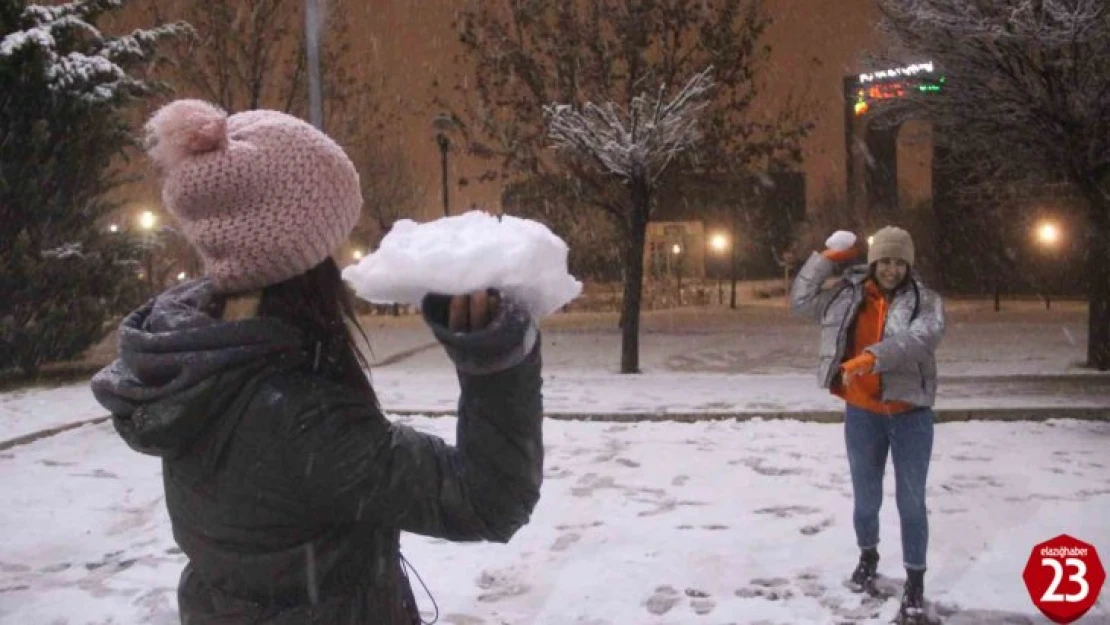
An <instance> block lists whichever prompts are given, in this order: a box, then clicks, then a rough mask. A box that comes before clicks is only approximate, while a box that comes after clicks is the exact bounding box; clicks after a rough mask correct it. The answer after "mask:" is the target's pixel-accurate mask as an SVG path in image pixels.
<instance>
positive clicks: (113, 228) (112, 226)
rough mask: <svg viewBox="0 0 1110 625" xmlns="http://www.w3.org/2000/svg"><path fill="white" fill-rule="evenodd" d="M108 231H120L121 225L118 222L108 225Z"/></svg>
mask: <svg viewBox="0 0 1110 625" xmlns="http://www.w3.org/2000/svg"><path fill="white" fill-rule="evenodd" d="M108 232H119V226H118V225H117V224H112V225H110V226H108Z"/></svg>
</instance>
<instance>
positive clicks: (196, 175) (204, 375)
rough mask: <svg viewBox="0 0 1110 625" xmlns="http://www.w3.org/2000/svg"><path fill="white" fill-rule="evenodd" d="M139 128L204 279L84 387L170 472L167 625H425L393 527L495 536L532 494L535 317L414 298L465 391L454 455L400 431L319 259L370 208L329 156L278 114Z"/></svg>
mask: <svg viewBox="0 0 1110 625" xmlns="http://www.w3.org/2000/svg"><path fill="white" fill-rule="evenodd" d="M148 130H149V134H150V140H151V146H150V154H151V156H152V158H153V160H154V161H155V163H156V164H157V165H158V167H159V169H160V170H161V173H162V175H163V177H164V184H163V200H164V202H165V205H166V208H167V209H169V211H170V212H171V213H173V215H174V216H175V218H176V220H177V221H178V223H179V224H180V226H181V229H182V231H183V232H184V233H185V236H186V237H187V238H188V239H189V241H190V242H191V243H192V244H193V245H194V247H196V249H197V251H198V252H199V254H200V255H201V257H202V258H203V260H204V263H205V268H206V274H207V275H206V276H205V277H204V278H203V279H201V280H198V281H193V282H188V283H185V284H182V285H180V286H177V287H175V288H172V289H170V290H169V291H166V292H165V293H162V294H160V295H159V296H157V297H156V298H154V299H153V300H152V301H151V302H149V303H147V304H146V305H145V306H143V307H142V308H140V309H139V310H137V311H135V312H133V313H132V314H130V315H129V316H128V317H127V318H126V319H125V320H124V321H123V323H122V326H121V327H120V358H119V360H117V361H116V362H114V363H113V364H112V365H111V366H109V367H108V368H106V369H105V370H103V371H101V372H100V373H99V374H97V375H96V376H95V378H94V379H93V382H92V388H93V391H94V393H95V395H96V397H97V399H98V400H99V401H100V402H101V403H102V404H103V405H104V406H105V407H107V408H108V409H109V410H110V411H111V412H112V415H113V421H114V424H115V427H116V430H117V431H118V432H119V434H120V435H121V436H122V438H123V439H124V440H125V441H126V442H127V444H128V445H130V446H131V447H132V448H133V449H135V450H137V451H139V452H142V453H145V454H150V455H154V456H157V457H160V458H161V459H162V470H163V477H164V483H165V493H166V507H167V508H168V511H169V517H170V521H171V524H172V527H173V535H174V539H175V540H176V542H177V544H178V545H179V546H180V548H181V550H182V551H183V552H184V554H185V556H186V557H187V558H188V563H187V565H186V567H185V570H184V571H183V573H182V576H181V580H180V584H179V588H178V603H179V607H180V616H181V622H182V623H183V624H187V625H217V624H219V625H231V624H236V625H238V624H247V623H250V624H255V623H257V624H268V625H278V624H288V625H293V624H297V625H303V624H307V623H319V624H328V625H343V624H350V625H355V624H360V625H362V624H371V623H373V624H384V625H399V624H404V625H415V624H417V623H420V614H419V611H418V610H417V606H416V602H415V600H414V597H413V593H412V588H411V586H410V584H409V580H408V577H407V573H406V570H405V568H404V567H403V558H402V557H401V553H400V548H399V536H400V532H401V531H409V532H416V533H421V534H426V535H429V536H438V537H442V538H446V539H448V540H454V541H474V540H487V541H498V542H505V541H508V540H509V538H510V537H511V536H513V534H514V533H515V532H516V531H517V530H518V529H519V528H520V527H521V526H523V525H524V524H525V523H527V522H528V520H529V516H530V514H531V512H532V509H533V507H534V506H535V504H536V502H537V500H538V499H539V493H540V482H541V480H542V465H543V444H542V435H541V421H542V418H543V409H542V401H541V396H540V349H539V345H540V341H539V340H538V334H537V330H536V325H535V323H534V322H533V320H532V319H531V317H530V316H529V315H528V314H527V313H526V312H524V310H523V308H522V307H520V306H518V305H517V304H516V303H514V302H513V301H511V300H509V299H500V298H498V296H497V294H496V293H492V292H491V293H486V292H479V293H474V294H471V295H468V296H457V297H447V296H434V295H433V296H429V297H427V298H426V299H425V301H424V305H423V314H424V317H425V321H426V322H427V324H428V325H429V327H430V328H431V330H432V333H433V334H434V335H435V336H436V338H437V339H439V341H440V342H441V343H442V344H443V345H444V346H445V348H446V350H447V352H448V355H449V356H450V357H451V358H452V360H453V361H454V363H455V366H456V368H457V369H458V375H459V381H460V385H461V387H462V395H461V397H460V400H459V420H458V436H457V439H458V446H457V447H452V446H449V445H447V444H445V443H444V442H443V441H442V440H440V439H439V438H436V437H433V436H429V435H427V434H422V433H419V432H416V431H414V430H412V429H410V428H407V427H404V426H400V425H394V424H392V423H391V422H390V421H389V420H387V419H386V418H385V417H384V416H383V414H382V411H381V409H380V408H379V406H378V401H377V399H376V397H375V394H374V390H373V388H372V387H371V385H370V382H369V381H368V379H367V376H366V372H365V371H364V367H365V362H364V361H363V359H362V355H361V352H360V351H359V350H358V349H357V347H356V344H355V341H354V340H353V337H352V333H351V328H357V327H358V324H357V321H356V319H355V316H354V314H353V313H352V306H351V302H350V300H349V296H348V293H347V291H346V289H345V285H344V284H343V281H342V279H341V277H340V273H339V268H338V267H337V265H336V263H335V262H334V261H333V260H332V258H331V256H330V255H331V254H332V253H333V252H334V251H335V250H336V248H337V247H339V246H340V245H341V244H342V243H343V241H344V240H345V239H346V237H347V236H348V235H349V234H350V231H351V229H352V228H353V227H354V225H355V223H356V221H357V220H358V217H359V212H360V208H361V205H362V197H361V192H360V190H359V180H358V174H357V173H356V171H355V168H354V167H353V165H352V164H351V162H350V160H348V158H347V156H346V155H345V154H344V153H343V150H342V149H341V148H340V147H339V146H338V145H336V144H335V143H334V142H333V141H332V140H331V139H329V138H328V137H327V136H326V135H324V134H323V133H321V132H319V131H317V130H316V129H315V128H313V127H312V126H310V125H308V124H306V123H304V122H303V121H301V120H299V119H296V118H294V117H291V116H289V115H285V114H282V113H278V112H274V111H250V112H245V113H239V114H236V115H231V116H227V115H226V114H225V113H224V112H223V111H220V110H219V109H217V108H216V107H214V106H212V105H211V104H208V103H205V102H200V101H196V100H181V101H177V102H173V103H171V104H169V105H167V106H166V107H164V108H163V109H162V110H160V111H159V112H158V113H157V114H156V115H154V117H153V118H152V119H151V121H150V123H149V125H148ZM359 332H361V330H359Z"/></svg>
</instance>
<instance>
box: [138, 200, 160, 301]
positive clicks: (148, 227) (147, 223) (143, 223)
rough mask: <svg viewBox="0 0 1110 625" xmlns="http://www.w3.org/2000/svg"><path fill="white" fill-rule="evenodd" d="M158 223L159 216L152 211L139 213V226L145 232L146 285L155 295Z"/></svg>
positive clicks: (149, 291)
mask: <svg viewBox="0 0 1110 625" xmlns="http://www.w3.org/2000/svg"><path fill="white" fill-rule="evenodd" d="M157 224H158V218H157V217H156V216H155V215H154V213H152V212H151V211H143V212H142V213H140V214H139V228H140V229H141V230H142V231H143V232H144V233H145V234H144V236H143V247H144V248H145V249H144V251H145V252H146V253H145V258H144V260H145V264H146V272H145V273H146V286H147V291H148V294H149V295H151V296H153V295H154V226H156V225H157Z"/></svg>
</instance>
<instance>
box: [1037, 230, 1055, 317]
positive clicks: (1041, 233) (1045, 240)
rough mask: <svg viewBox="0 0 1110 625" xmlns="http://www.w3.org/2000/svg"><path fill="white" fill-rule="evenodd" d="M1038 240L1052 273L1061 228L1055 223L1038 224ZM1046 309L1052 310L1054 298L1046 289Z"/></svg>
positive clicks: (1048, 281)
mask: <svg viewBox="0 0 1110 625" xmlns="http://www.w3.org/2000/svg"><path fill="white" fill-rule="evenodd" d="M1036 238H1037V242H1038V243H1040V245H1041V247H1042V248H1043V249H1044V251H1045V253H1046V254H1047V255H1048V256H1049V261H1048V262H1049V267H1050V269H1049V271H1051V266H1052V261H1053V259H1052V258H1051V257H1052V255H1053V254H1054V252H1056V251H1057V249H1058V247H1059V243H1060V239H1061V234H1060V227H1059V226H1057V225H1056V223H1055V222H1053V221H1049V220H1045V221H1042V222H1040V223H1039V224H1037V227H1036ZM1050 282H1051V281H1050V280H1046V283H1050ZM1044 307H1045V310H1050V309H1051V308H1052V296H1051V295H1049V294H1048V289H1047V288H1046V289H1045V293H1044Z"/></svg>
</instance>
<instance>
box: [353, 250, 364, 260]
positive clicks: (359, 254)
mask: <svg viewBox="0 0 1110 625" xmlns="http://www.w3.org/2000/svg"><path fill="white" fill-rule="evenodd" d="M351 257H352V258H354V259H355V260H362V250H355V251H353V252H351Z"/></svg>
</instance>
